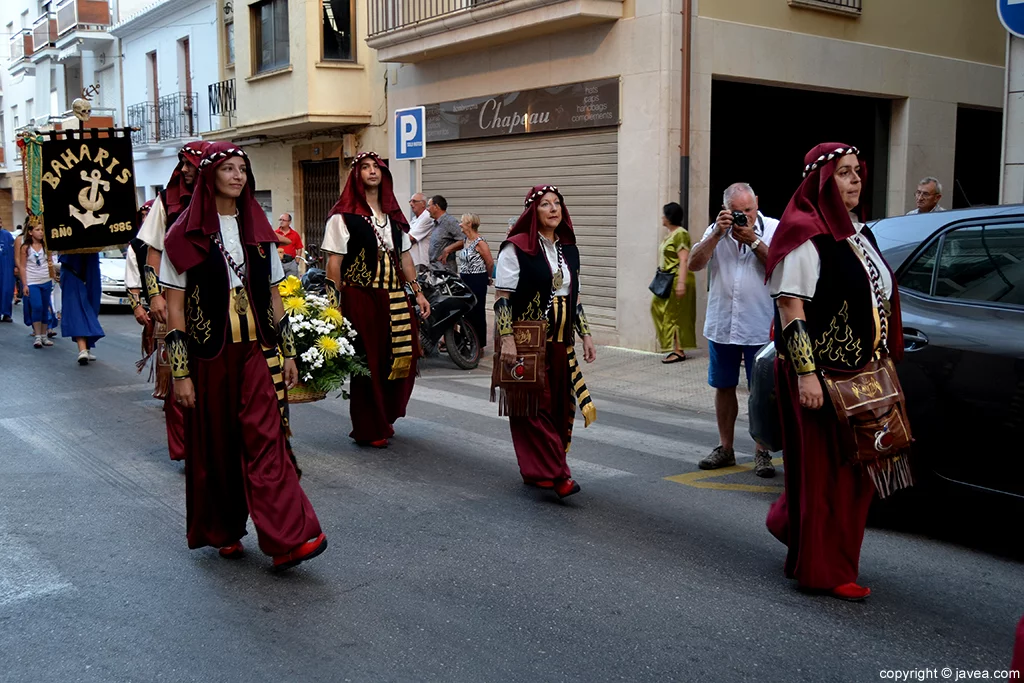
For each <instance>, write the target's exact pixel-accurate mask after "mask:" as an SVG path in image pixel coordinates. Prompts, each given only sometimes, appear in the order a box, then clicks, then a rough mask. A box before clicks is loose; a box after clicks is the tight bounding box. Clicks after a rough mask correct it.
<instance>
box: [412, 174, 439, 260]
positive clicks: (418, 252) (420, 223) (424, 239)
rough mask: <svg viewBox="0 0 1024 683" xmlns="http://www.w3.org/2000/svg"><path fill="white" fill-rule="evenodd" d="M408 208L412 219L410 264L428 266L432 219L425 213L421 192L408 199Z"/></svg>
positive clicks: (425, 207) (425, 201) (423, 197)
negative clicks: (410, 210)
mask: <svg viewBox="0 0 1024 683" xmlns="http://www.w3.org/2000/svg"><path fill="white" fill-rule="evenodd" d="M409 207H410V208H411V209H412V215H413V218H412V220H411V221H409V241H410V242H411V243H412V249H410V250H409V253H410V254H411V255H412V264H413V265H414V266H428V265H430V233H431V232H433V230H434V219H433V218H431V217H430V213H429V212H428V211H427V198H426V197H425V196H424V195H423V193H422V192H417V193H416V194H414V195H413V196H412V198H410V199H409Z"/></svg>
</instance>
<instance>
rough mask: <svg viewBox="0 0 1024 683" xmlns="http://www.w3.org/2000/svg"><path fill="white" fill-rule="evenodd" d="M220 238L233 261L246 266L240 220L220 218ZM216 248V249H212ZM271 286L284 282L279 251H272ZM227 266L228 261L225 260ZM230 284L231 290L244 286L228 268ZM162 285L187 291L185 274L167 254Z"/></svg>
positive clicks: (161, 262)
mask: <svg viewBox="0 0 1024 683" xmlns="http://www.w3.org/2000/svg"><path fill="white" fill-rule="evenodd" d="M219 218H220V237H221V239H222V240H223V241H224V249H225V251H227V252H228V254H230V255H231V258H232V260H233V261H234V262H235V263H236V264H237V265H238V266H239V267H240V268H243V267H244V265H245V245H244V244H243V243H242V238H241V235H240V234H239V232H238V219H237V218H236V217H235V216H219ZM211 248H216V247H211ZM269 251H270V282H269V283H268V284H270V285H276V284H278V283H279V282H281V280H284V267H283V266H282V265H281V257H280V256H278V254H277V249H270V250H269ZM224 264H225V265H227V259H225V260H224ZM228 282H229V285H228V286H229V287H230V288H231V289H235V288H236V287H241V286H242V281H241V280H240V279H238V275H236V274H235V271H234V269H233V268H231V267H230V266H228ZM160 284H162V285H164V286H165V287H169V288H171V289H180V290H183V289H185V287H186V285H187V284H188V279H187V278H186V275H185V273H179V272H178V271H177V270H176V269H175V268H174V264H173V263H171V260H170V259H169V258H167V252H164V253H163V256H162V257H161V260H160Z"/></svg>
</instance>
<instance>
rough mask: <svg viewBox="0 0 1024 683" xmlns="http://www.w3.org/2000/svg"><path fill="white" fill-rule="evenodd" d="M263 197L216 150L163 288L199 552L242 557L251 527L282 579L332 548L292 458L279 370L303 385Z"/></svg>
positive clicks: (243, 170) (171, 241) (184, 219)
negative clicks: (281, 406) (279, 394)
mask: <svg viewBox="0 0 1024 683" xmlns="http://www.w3.org/2000/svg"><path fill="white" fill-rule="evenodd" d="M254 191H255V183H254V182H253V178H252V175H251V173H250V172H249V160H248V157H246V155H245V153H244V152H243V151H242V150H241V149H239V148H237V147H235V146H234V145H231V144H229V143H215V144H212V145H210V147H209V148H208V149H207V150H206V152H205V154H204V155H203V160H202V162H200V178H199V180H198V181H197V183H196V188H195V194H194V196H193V198H192V201H191V203H190V204H189V207H188V209H187V210H186V211H185V213H183V214H182V215H181V216H180V217H179V219H178V220H177V221H176V222H175V223H174V225H173V226H172V227H171V229H170V231H169V232H168V234H167V239H166V243H165V246H166V249H165V251H164V255H163V260H162V263H161V267H160V279H161V284H163V285H164V286H165V288H166V292H167V306H168V329H169V331H168V333H167V337H166V344H167V351H168V356H169V357H170V361H171V372H172V375H173V377H174V395H175V400H176V401H178V403H180V404H181V405H182V407H183V408H185V411H184V412H185V441H186V444H187V445H188V449H187V452H186V470H185V473H186V487H185V496H186V498H185V501H186V509H187V535H188V545H189V547H190V548H200V547H203V546H214V547H218V548H220V554H221V555H222V556H224V557H226V558H235V557H240V556H241V555H242V553H243V548H242V543H241V538H242V537H243V536H244V535H245V533H246V531H245V523H246V518H247V517H248V516H251V517H252V520H253V525H254V526H255V527H256V532H257V535H258V537H259V545H260V549H261V550H263V552H265V553H266V554H268V555H270V556H272V557H273V558H274V569H275V570H278V571H280V570H284V569H288V568H289V567H293V566H295V565H297V564H298V563H300V562H303V561H305V560H308V559H311V558H313V557H315V556H317V555H319V554H320V553H321V552H323V551H324V550H325V549H326V547H327V538H326V536H325V535H324V534H323V533H322V531H321V529H320V522H319V521H318V520H317V517H316V513H314V512H313V507H312V505H310V503H309V500H308V499H307V498H306V494H305V493H304V492H303V491H302V488H301V487H300V485H299V481H298V478H297V476H296V472H295V468H294V467H293V466H292V464H291V462H290V461H289V459H288V454H287V449H286V443H285V428H284V425H283V424H282V419H281V413H280V411H279V405H278V397H277V388H276V387H275V382H274V379H273V377H272V371H271V366H274V367H275V368H277V367H281V370H280V372H281V374H282V375H283V378H284V382H285V383H286V384H287V385H288V386H294V384H295V382H296V380H297V378H298V371H297V369H296V367H295V360H294V357H295V343H294V337H293V335H292V333H291V329H290V327H289V324H288V318H287V317H286V316H285V315H284V311H283V306H282V303H281V295H280V293H279V292H278V289H277V287H276V284H277V283H278V282H280V281H281V280H283V279H284V271H283V269H282V267H281V262H280V259H279V257H278V254H277V238H276V237H275V235H274V230H273V228H271V227H270V223H268V222H267V219H266V216H265V215H264V213H263V210H262V209H261V208H260V206H259V204H258V203H257V202H256V200H255V198H254V196H253V193H254ZM186 301H187V302H188V305H187V307H186ZM276 347H277V348H279V349H280V353H281V354H282V355H283V356H284V358H285V360H284V362H283V364H282V363H281V362H280V359H279V358H278V356H277V353H275V348H276Z"/></svg>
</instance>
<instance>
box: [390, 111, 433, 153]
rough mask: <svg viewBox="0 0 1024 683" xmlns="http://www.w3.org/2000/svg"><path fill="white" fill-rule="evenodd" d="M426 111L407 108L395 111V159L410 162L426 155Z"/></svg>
mask: <svg viewBox="0 0 1024 683" xmlns="http://www.w3.org/2000/svg"><path fill="white" fill-rule="evenodd" d="M426 113H427V110H426V108H424V107H409V108H408V109H396V110H395V158H396V159H400V160H402V159H404V160H407V161H411V160H413V159H422V158H423V157H425V156H426V155H427V126H426V121H427V115H426Z"/></svg>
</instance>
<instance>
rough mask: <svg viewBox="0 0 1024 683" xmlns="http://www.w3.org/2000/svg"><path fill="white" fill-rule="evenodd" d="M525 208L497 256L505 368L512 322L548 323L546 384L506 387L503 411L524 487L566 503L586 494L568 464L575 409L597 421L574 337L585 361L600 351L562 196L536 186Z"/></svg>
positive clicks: (511, 359) (511, 357)
mask: <svg viewBox="0 0 1024 683" xmlns="http://www.w3.org/2000/svg"><path fill="white" fill-rule="evenodd" d="M525 204H526V208H525V210H524V211H523V214H522V215H521V216H520V217H519V220H518V221H517V222H516V224H515V225H514V226H513V227H512V229H511V230H509V233H508V236H507V237H506V240H505V242H504V243H503V244H502V245H501V249H500V251H499V252H498V262H497V263H498V265H497V277H496V278H495V288H496V295H495V302H494V313H495V321H496V325H497V328H498V330H497V332H498V335H499V336H500V341H499V347H500V355H501V357H500V361H501V362H502V363H504V364H506V365H507V366H508V367H510V368H513V367H514V365H515V363H517V359H518V352H517V348H516V342H515V337H514V336H513V325H514V323H515V322H521V321H537V320H546V321H547V323H548V338H547V345H546V349H545V364H546V367H545V372H546V382H544V383H542V384H540V385H531V386H524V387H509V386H502V387H501V389H500V391H501V397H500V399H499V412H500V413H501V414H507V415H508V416H509V428H510V430H511V432H512V443H513V445H514V446H515V450H516V459H517V460H518V461H519V471H520V474H522V477H523V482H524V483H525V484H527V485H528V486H537V487H539V488H545V489H553V490H554V492H555V493H556V494H557V495H558V497H559V498H565V497H566V496H571V495H572V494H574V493H577V492H579V490H580V485H579V484H577V483H576V481H575V480H573V478H572V474H571V472H570V471H569V465H568V463H567V462H566V454H567V453H568V451H569V445H570V442H571V439H572V425H573V419H574V417H575V412H576V405H577V404H579V406H580V410H581V412H582V413H583V415H584V420H585V425H588V426H589V425H590V423H591V422H593V421H594V420H595V419H596V417H597V411H596V410H595V408H594V403H593V401H592V400H591V398H590V393H589V392H588V391H587V387H586V384H585V383H584V382H583V375H582V373H581V372H580V370H579V363H578V362H577V360H576V349H575V335H576V334H579V336H580V337H582V338H583V357H584V359H585V360H586V362H588V363H592V362H594V360H595V359H596V358H597V351H596V349H595V347H594V342H593V339H591V336H590V326H589V325H588V324H587V318H586V315H585V314H584V312H583V306H582V304H580V303H579V292H580V252H579V249H578V248H577V246H576V235H575V233H574V232H573V229H572V219H571V218H569V211H568V210H567V209H566V208H565V203H564V201H563V200H562V195H561V193H559V191H558V188H556V187H554V186H552V185H538V186H536V187H534V188H532V189H531V190H530V192H529V193H527V195H526V202H525ZM496 376H497V373H496ZM494 398H495V395H494V393H493V391H492V396H491V399H492V400H494Z"/></svg>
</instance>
